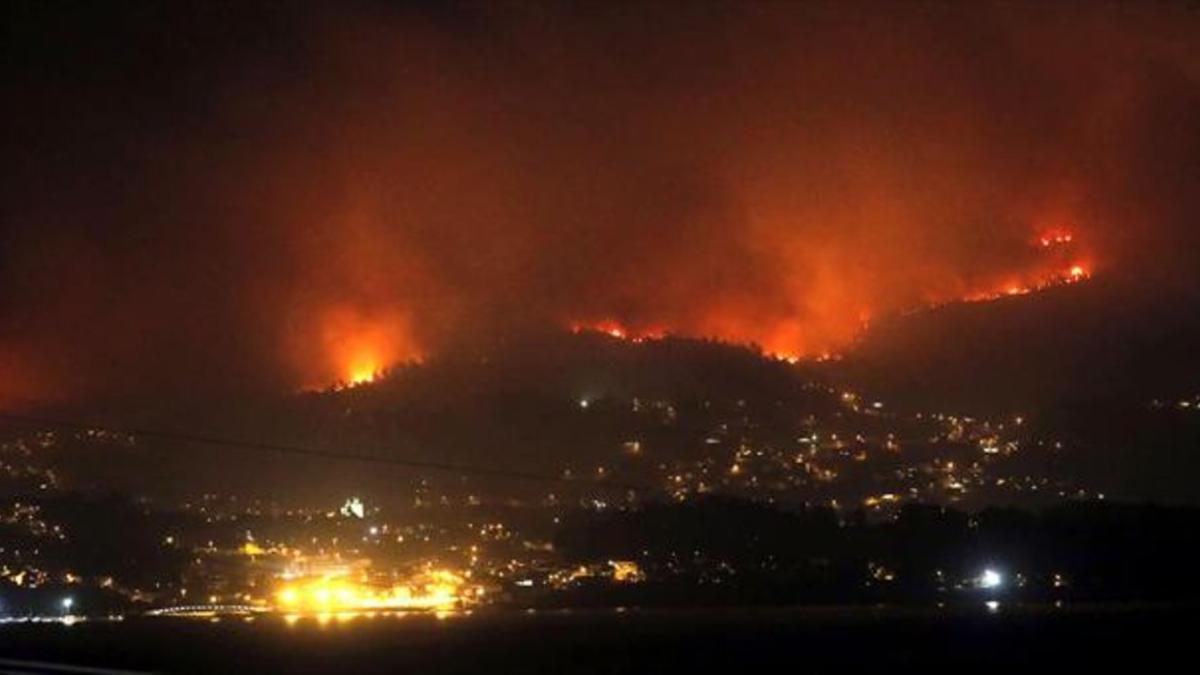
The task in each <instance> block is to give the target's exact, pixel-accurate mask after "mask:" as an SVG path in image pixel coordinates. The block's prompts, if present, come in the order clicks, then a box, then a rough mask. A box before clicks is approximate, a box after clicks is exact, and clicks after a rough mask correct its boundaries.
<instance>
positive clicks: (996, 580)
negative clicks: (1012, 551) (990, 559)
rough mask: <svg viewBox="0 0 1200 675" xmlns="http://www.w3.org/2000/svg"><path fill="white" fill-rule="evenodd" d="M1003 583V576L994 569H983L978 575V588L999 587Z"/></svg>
mask: <svg viewBox="0 0 1200 675" xmlns="http://www.w3.org/2000/svg"><path fill="white" fill-rule="evenodd" d="M1003 583H1004V576H1003V575H1001V574H1000V573H999V572H997V571H996V570H994V569H990V568H989V569H985V570H984V571H983V574H980V575H979V587H980V588H999V587H1000V586H1001V585H1002V584H1003Z"/></svg>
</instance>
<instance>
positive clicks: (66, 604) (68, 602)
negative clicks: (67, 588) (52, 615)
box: [62, 596, 75, 614]
mask: <svg viewBox="0 0 1200 675" xmlns="http://www.w3.org/2000/svg"><path fill="white" fill-rule="evenodd" d="M74 604H75V598H72V597H70V596H68V597H65V598H63V599H62V607H63V614H70V613H71V606H72V605H74Z"/></svg>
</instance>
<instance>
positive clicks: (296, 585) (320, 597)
mask: <svg viewBox="0 0 1200 675" xmlns="http://www.w3.org/2000/svg"><path fill="white" fill-rule="evenodd" d="M482 594H483V591H482V588H480V587H477V586H468V585H467V584H466V583H465V580H464V579H463V578H462V577H460V576H459V575H457V574H455V573H453V572H449V571H445V570H437V571H433V572H429V573H427V574H422V575H420V576H418V577H415V578H414V579H412V580H411V581H410V582H408V583H405V584H397V585H394V586H390V587H381V586H378V585H373V584H370V583H365V582H360V581H355V580H353V579H350V578H348V577H334V576H325V577H310V578H304V579H294V580H290V581H286V582H284V583H283V584H281V585H280V586H279V588H278V590H277V591H276V593H275V609H276V610H278V611H280V612H285V613H288V614H326V613H336V612H360V611H381V610H382V611H386V610H393V611H399V610H451V609H457V608H460V607H461V606H462V605H463V604H464V603H467V602H471V601H474V600H477V599H479V597H480V596H481V595H482Z"/></svg>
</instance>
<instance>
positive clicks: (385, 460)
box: [0, 412, 655, 491]
mask: <svg viewBox="0 0 1200 675" xmlns="http://www.w3.org/2000/svg"><path fill="white" fill-rule="evenodd" d="M0 422H7V423H9V424H12V425H14V426H21V427H29V428H34V429H46V428H57V429H69V430H72V431H95V430H99V431H105V432H108V433H113V434H124V435H127V436H134V437H138V438H154V439H159V440H164V441H176V442H182V443H195V444H200V445H212V446H218V447H226V448H233V449H237V450H248V451H253V452H262V453H274V454H280V455H291V456H304V457H312V458H317V459H325V460H335V461H350V462H364V463H371V464H386V465H391V466H402V467H406V468H411V469H427V470H431V471H441V472H445V473H459V474H466V475H477V476H494V477H498V478H510V479H516V480H528V481H538V482H547V483H570V484H574V485H581V484H584V482H585V481H583V480H582V479H579V478H573V477H564V476H553V475H550V474H543V473H535V472H531V471H517V470H513V469H502V468H498V467H489V466H480V465H477V464H459V463H454V462H435V461H429V460H420V459H405V458H401V457H383V456H380V455H369V454H364V453H355V452H339V451H336V450H326V449H322V448H313V447H307V446H302V445H291V444H284V443H265V442H261V441H247V440H240V439H234V438H223V437H219V436H209V435H206V434H196V433H189V432H181V431H167V430H163V429H146V428H139V427H126V426H118V425H108V424H94V423H90V422H80V421H77V420H67V419H59V418H48V417H34V416H28V415H16V414H12V413H4V412H0ZM588 483H589V484H593V485H596V486H604V487H614V488H621V489H625V490H635V491H654V489H655V488H653V487H652V486H649V485H634V484H630V483H624V482H613V481H607V480H605V481H603V482H598V481H589V482H588Z"/></svg>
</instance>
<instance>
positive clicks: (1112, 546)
mask: <svg viewBox="0 0 1200 675" xmlns="http://www.w3.org/2000/svg"><path fill="white" fill-rule="evenodd" d="M1198 543H1200V510H1198V509H1195V508H1184V507H1162V506H1154V505H1134V504H1120V503H1110V502H1102V501H1093V502H1069V503H1063V504H1059V505H1056V506H1054V507H1051V508H1047V509H1045V510H1042V511H1038V512H1031V511H1022V510H1016V509H1008V508H991V509H986V510H983V511H980V512H978V513H974V514H969V513H965V512H962V511H958V510H954V509H951V508H945V507H940V506H931V505H920V504H911V505H907V506H905V507H903V508H902V509H901V510H900V511H899V512H898V514H897V515H896V517H895V518H894V519H890V520H886V521H883V522H871V521H869V520H868V519H867V518H865V517H864V516H863V514H862V513H861V512H860V513H857V514H854V516H852V517H851V518H850V519H849V520H848V521H842V520H840V519H839V517H838V514H837V513H836V512H834V511H833V510H832V509H829V508H808V509H805V510H800V511H791V510H784V509H781V508H777V507H775V506H772V505H769V504H764V503H758V502H750V501H743V500H735V499H729V498H719V497H713V498H708V499H704V500H699V501H695V502H685V503H655V504H650V505H646V506H644V507H641V508H638V509H630V510H620V511H610V512H603V513H594V512H587V513H585V512H580V513H576V514H574V515H573V516H572V517H570V518H568V519H566V520H565V521H564V524H563V527H562V529H561V530H560V531H559V533H558V535H557V538H556V545H557V547H558V549H559V550H560V552H561V553H562V554H563V555H564V556H565V557H566V558H567V559H568V560H570V561H574V562H577V563H580V564H588V563H605V562H606V561H610V560H632V561H636V562H637V563H638V564H639V566H640V567H641V569H642V570H643V571H644V572H645V576H646V580H645V581H644V582H642V583H639V584H620V585H618V584H608V583H605V582H601V581H595V582H593V583H590V584H583V585H581V586H579V587H578V588H577V589H576V590H575V592H574V593H572V594H570V595H571V596H572V597H570V598H561V597H560V598H559V600H558V601H561V602H567V603H570V604H578V603H584V604H586V603H591V602H596V603H610V602H612V603H619V604H638V603H643V604H655V603H666V604H676V603H677V604H708V603H749V604H756V603H772V604H773V603H805V602H811V603H852V602H883V601H894V602H935V603H936V602H947V603H952V602H953V603H957V602H971V601H981V600H987V599H1002V598H1003V599H1009V600H1020V601H1030V602H1051V601H1056V600H1065V601H1087V602H1093V601H1099V602H1103V601H1122V602H1142V601H1145V602H1173V601H1189V600H1194V599H1196V598H1197V595H1198V592H1197V590H1196V585H1195V583H1194V576H1195V564H1194V562H1193V561H1192V559H1191V556H1190V553H1189V552H1190V551H1192V550H1196V547H1197V546H1196V545H1197V544H1198ZM985 570H993V571H995V572H996V573H997V574H998V575H999V578H1000V580H1001V581H1000V582H999V583H998V584H996V585H995V586H994V587H991V588H988V587H985V586H987V585H988V584H986V583H982V579H983V578H982V575H983V573H984V571H985Z"/></svg>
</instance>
